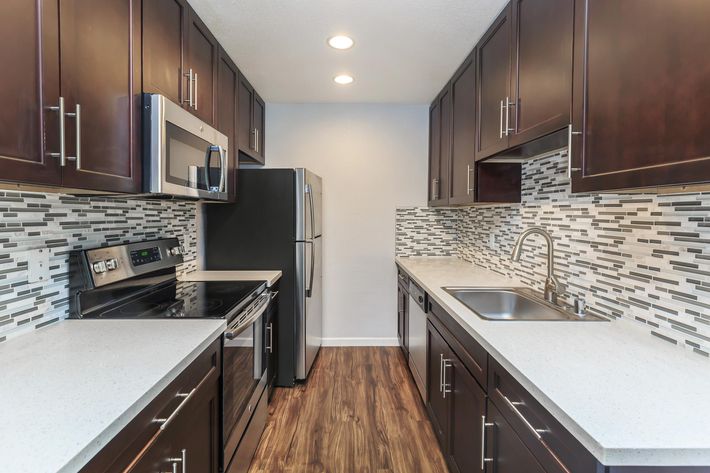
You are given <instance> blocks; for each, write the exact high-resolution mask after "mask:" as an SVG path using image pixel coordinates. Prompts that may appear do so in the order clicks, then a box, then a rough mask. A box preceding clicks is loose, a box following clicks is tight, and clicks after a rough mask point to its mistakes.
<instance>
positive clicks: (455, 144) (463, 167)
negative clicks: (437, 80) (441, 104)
mask: <svg viewBox="0 0 710 473" xmlns="http://www.w3.org/2000/svg"><path fill="white" fill-rule="evenodd" d="M474 55H475V51H474V52H473V53H472V54H471V55H470V56H469V57H468V58H466V60H465V61H464V62H463V64H462V65H461V66H460V67H459V69H458V71H457V72H456V74H454V77H453V79H451V95H452V113H453V116H452V125H451V129H452V133H451V161H450V167H451V181H450V182H451V184H450V186H449V194H448V201H449V204H451V205H456V204H468V203H473V202H474V201H475V194H474V190H475V189H474V186H475V177H476V176H475V174H474V169H475V161H476V160H475V150H476V64H475V62H474V59H475V57H474Z"/></svg>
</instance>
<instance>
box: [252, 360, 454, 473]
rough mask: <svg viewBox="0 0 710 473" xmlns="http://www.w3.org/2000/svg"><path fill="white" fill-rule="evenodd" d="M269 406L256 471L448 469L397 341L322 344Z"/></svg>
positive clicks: (336, 472) (424, 472) (423, 471)
mask: <svg viewBox="0 0 710 473" xmlns="http://www.w3.org/2000/svg"><path fill="white" fill-rule="evenodd" d="M269 411H270V417H269V421H268V423H267V425H266V430H265V431H264V434H263V436H262V438H261V443H260V444H259V447H258V449H257V452H256V454H255V456H254V460H253V461H252V464H251V468H250V470H249V472H250V473H266V472H268V473H278V472H288V473H301V472H303V473H311V472H328V473H351V472H353V473H369V472H373V473H374V472H377V473H385V472H400V473H413V472H421V473H428V472H432V473H439V472H440V473H446V472H447V469H446V466H445V463H444V459H443V457H442V454H441V451H440V449H439V446H438V443H437V441H436V437H435V436H434V432H433V430H432V428H431V424H430V423H429V420H428V418H427V416H426V412H425V410H424V404H423V403H422V402H421V399H420V398H419V394H418V392H417V391H416V387H415V385H414V381H413V380H412V378H411V376H410V374H409V371H408V368H407V367H406V364H405V361H404V357H403V356H402V354H401V352H400V350H399V348H398V347H364V348H350V347H348V348H325V347H324V348H322V349H321V352H320V355H319V356H318V359H317V360H316V363H315V365H314V366H313V369H312V371H311V374H310V378H309V380H308V383H306V384H304V385H299V386H296V387H295V388H292V389H286V388H278V389H277V390H276V391H275V392H274V397H273V401H272V403H271V405H270V406H269Z"/></svg>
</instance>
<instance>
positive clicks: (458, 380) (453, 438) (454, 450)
mask: <svg viewBox="0 0 710 473" xmlns="http://www.w3.org/2000/svg"><path fill="white" fill-rule="evenodd" d="M450 360H451V361H450V362H449V363H448V364H447V366H448V367H446V379H447V381H448V380H449V379H451V394H450V398H449V409H450V416H449V452H448V458H449V465H450V466H451V469H452V470H453V471H458V472H461V473H464V472H469V471H480V470H481V462H482V460H483V458H482V457H483V454H484V449H483V437H482V435H481V433H482V429H483V428H486V427H485V425H483V423H485V422H486V393H485V392H484V391H483V388H481V386H479V385H478V383H477V382H476V379H475V378H474V377H473V376H471V373H469V372H468V370H467V369H466V367H465V366H464V364H463V363H462V362H461V360H459V359H458V357H457V356H456V355H455V354H453V353H452V354H451V358H450ZM521 471H522V470H521Z"/></svg>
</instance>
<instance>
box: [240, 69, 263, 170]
mask: <svg viewBox="0 0 710 473" xmlns="http://www.w3.org/2000/svg"><path fill="white" fill-rule="evenodd" d="M238 100H239V137H238V141H239V151H240V154H239V160H240V161H243V162H248V163H254V162H256V163H258V164H264V162H265V153H264V142H265V137H264V130H265V125H266V105H265V103H264V101H263V100H262V98H261V97H260V96H259V94H258V93H257V92H256V90H255V89H254V87H252V86H251V84H250V83H249V81H248V80H247V78H246V77H244V75H243V74H240V75H239V92H238Z"/></svg>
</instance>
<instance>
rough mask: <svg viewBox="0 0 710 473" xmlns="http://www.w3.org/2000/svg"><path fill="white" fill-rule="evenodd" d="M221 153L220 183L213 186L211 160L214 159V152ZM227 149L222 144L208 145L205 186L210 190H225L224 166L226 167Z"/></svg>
mask: <svg viewBox="0 0 710 473" xmlns="http://www.w3.org/2000/svg"><path fill="white" fill-rule="evenodd" d="M215 151H216V152H218V153H219V185H218V186H214V187H213V186H212V183H211V182H210V162H211V161H212V153H214V152H215ZM224 161H225V151H224V148H222V147H221V146H208V147H207V151H206V152H205V186H206V187H207V191H208V192H224V183H225V175H224V167H225V162H224Z"/></svg>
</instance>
